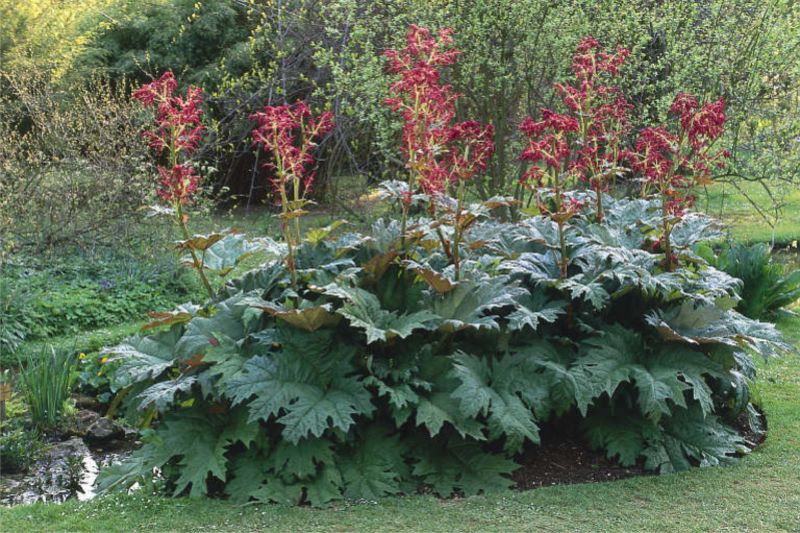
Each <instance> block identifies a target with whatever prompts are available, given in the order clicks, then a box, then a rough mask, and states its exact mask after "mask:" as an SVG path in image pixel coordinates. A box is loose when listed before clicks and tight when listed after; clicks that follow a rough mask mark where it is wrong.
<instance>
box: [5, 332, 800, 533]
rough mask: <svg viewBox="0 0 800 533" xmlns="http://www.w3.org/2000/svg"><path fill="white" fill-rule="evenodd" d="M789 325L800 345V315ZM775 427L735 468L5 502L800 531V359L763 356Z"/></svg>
mask: <svg viewBox="0 0 800 533" xmlns="http://www.w3.org/2000/svg"><path fill="white" fill-rule="evenodd" d="M779 326H780V328H781V330H782V331H783V332H784V333H785V334H786V335H787V337H788V338H789V339H790V340H791V341H792V342H793V343H794V344H795V346H800V318H799V317H795V318H787V319H783V320H782V321H781V322H780V324H779ZM756 391H757V393H758V394H759V395H760V397H761V399H762V403H763V407H764V410H765V411H766V413H767V416H768V419H769V437H768V439H767V441H766V442H765V443H764V444H763V445H762V446H761V447H759V448H758V449H757V450H756V451H755V452H753V453H752V454H750V455H749V456H747V457H745V458H744V459H742V460H741V461H740V462H739V463H737V464H736V465H734V466H730V467H726V468H708V469H696V470H693V471H690V472H686V473H682V474H675V475H669V476H660V477H657V476H652V477H642V478H635V479H627V480H623V481H616V482H609V483H602V484H588V485H570V486H555V487H548V488H542V489H537V490H532V491H528V492H522V493H520V492H504V493H501V494H492V495H488V496H480V497H474V498H468V499H463V500H439V499H436V498H433V497H426V496H409V497H403V498H390V499H385V500H381V501H378V502H357V503H345V504H339V505H335V506H332V507H330V508H328V509H309V508H291V507H282V506H277V505H250V506H244V507H241V506H234V505H231V504H228V503H226V502H224V501H214V500H211V501H209V500H188V499H183V498H181V499H167V498H162V497H159V496H154V495H148V494H135V495H131V496H123V495H114V496H110V497H102V498H98V499H96V500H93V501H91V502H87V503H79V502H75V501H72V502H69V503H66V504H63V505H41V504H36V505H31V506H20V507H14V508H4V509H2V510H0V529H2V531H4V532H18V531H19V532H27V531H158V532H161V531H265V530H278V531H290V530H292V531H298V530H302V531H331V530H335V531H343V530H358V531H392V530H406V531H408V530H412V531H454V530H490V531H509V530H536V531H737V532H742V531H787V532H789V531H792V532H796V531H800V358H798V356H797V355H796V354H794V355H791V356H789V357H786V358H784V359H781V360H774V361H771V362H770V363H769V364H766V365H765V364H761V378H760V383H759V385H758V386H757V387H756Z"/></svg>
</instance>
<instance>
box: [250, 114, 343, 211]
mask: <svg viewBox="0 0 800 533" xmlns="http://www.w3.org/2000/svg"><path fill="white" fill-rule="evenodd" d="M250 120H252V121H253V122H256V124H257V126H256V128H255V129H253V132H252V137H253V144H254V145H256V146H260V147H261V148H263V149H264V150H266V151H269V152H271V153H272V155H273V161H269V162H267V163H265V166H266V167H267V168H270V169H272V170H274V171H275V175H274V177H273V178H272V180H271V183H272V186H273V189H274V190H275V193H276V196H277V199H278V203H282V199H283V198H287V199H289V196H290V195H289V191H290V190H291V189H292V187H293V185H294V183H295V182H297V183H298V184H300V185H302V194H303V195H305V194H306V193H307V192H308V191H309V190H311V187H312V186H313V182H314V177H315V176H314V173H313V172H311V170H310V169H311V167H312V166H313V165H314V158H313V156H312V154H311V152H312V151H313V149H314V148H315V147H316V146H317V145H316V142H315V141H316V140H317V139H319V138H321V137H323V136H324V135H325V134H326V133H328V132H329V131H330V130H331V129H333V127H334V124H333V114H332V113H329V112H325V113H322V114H320V115H319V116H317V117H314V116H313V115H312V113H311V110H310V109H309V107H308V105H306V103H305V102H303V101H299V102H296V103H294V104H291V105H281V106H265V107H264V109H263V110H262V111H260V112H258V113H254V114H253V115H251V116H250ZM290 186H291V187H290Z"/></svg>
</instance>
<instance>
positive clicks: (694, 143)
mask: <svg viewBox="0 0 800 533" xmlns="http://www.w3.org/2000/svg"><path fill="white" fill-rule="evenodd" d="M670 115H671V116H672V117H674V118H675V119H677V123H678V124H677V126H676V127H675V128H673V129H674V130H675V131H674V132H673V131H670V130H669V129H667V128H666V127H664V126H657V127H651V128H645V129H643V130H642V131H641V132H640V133H639V137H638V138H637V140H636V143H635V144H634V150H633V151H627V152H626V153H625V157H627V159H628V160H629V161H630V163H631V167H632V168H633V170H634V171H635V172H636V173H638V174H639V175H640V176H641V180H642V184H643V185H642V195H643V196H647V195H653V194H655V195H657V196H659V197H660V198H661V207H662V218H663V220H662V233H661V237H660V239H659V240H658V241H657V243H656V246H657V247H659V248H663V251H664V253H665V256H666V258H665V261H664V264H665V268H666V269H667V270H668V271H671V270H672V269H673V267H674V264H675V257H673V253H672V243H671V240H670V234H671V233H672V229H673V228H674V227H675V225H676V224H677V223H678V222H679V221H680V220H681V219H682V218H683V216H684V215H685V213H686V210H687V208H689V207H691V206H692V205H693V204H694V201H695V196H694V194H692V191H693V190H694V188H695V187H697V186H701V185H707V184H709V183H711V168H712V167H713V166H714V165H718V166H723V165H724V164H725V160H726V159H727V158H728V157H729V156H730V153H729V152H728V151H727V150H713V145H714V143H715V141H716V140H717V139H719V137H720V136H721V135H722V133H723V131H724V129H725V100H724V99H722V98H721V99H719V100H717V101H716V102H710V103H707V104H705V105H702V106H701V105H700V104H699V102H698V101H697V99H696V98H695V97H694V96H692V95H691V94H688V93H678V95H677V96H676V97H675V100H674V101H673V103H672V106H671V107H670Z"/></svg>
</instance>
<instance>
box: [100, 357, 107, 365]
mask: <svg viewBox="0 0 800 533" xmlns="http://www.w3.org/2000/svg"><path fill="white" fill-rule="evenodd" d="M106 361H108V357H103V358H102V359H100V364H101V365H104V364H106Z"/></svg>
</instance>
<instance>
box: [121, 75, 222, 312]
mask: <svg viewBox="0 0 800 533" xmlns="http://www.w3.org/2000/svg"><path fill="white" fill-rule="evenodd" d="M177 88H178V83H177V81H176V80H175V76H174V75H173V74H172V72H170V71H167V72H165V73H164V74H163V75H162V76H161V77H160V78H159V79H157V80H155V81H153V82H152V83H146V84H144V85H142V86H141V87H139V88H138V89H137V90H135V91H134V92H133V97H134V98H135V99H137V100H139V101H140V102H141V103H142V105H144V106H145V107H154V108H155V110H156V113H155V129H153V130H149V131H145V132H144V133H143V136H144V137H145V138H146V139H148V140H149V141H150V147H151V148H152V149H153V151H154V152H155V153H156V155H157V158H158V162H157V164H156V168H157V169H158V174H159V176H160V182H159V184H158V187H157V193H158V196H159V197H160V198H161V199H162V200H163V201H164V202H165V203H167V204H169V205H170V206H171V207H172V209H173V212H174V214H175V222H176V223H177V225H178V227H179V228H180V230H181V233H182V234H183V238H184V241H183V242H182V243H181V247H182V248H185V249H187V250H188V251H189V254H190V256H191V260H192V266H193V267H194V269H195V270H197V273H198V275H199V276H200V279H201V281H202V282H203V286H204V287H205V288H206V291H208V295H209V297H211V296H213V295H214V290H213V288H212V287H211V284H210V283H209V281H208V278H207V277H206V274H205V272H204V269H203V257H202V256H199V255H198V252H201V253H202V254H203V256H204V254H205V249H199V248H197V247H196V246H192V245H191V243H192V242H193V239H192V238H190V236H189V229H188V228H187V222H188V220H189V215H188V214H187V213H186V208H187V206H188V205H190V204H191V202H192V200H193V197H194V195H195V194H196V193H197V187H198V184H199V182H200V179H201V177H200V175H199V174H197V171H196V169H195V168H194V164H193V161H192V155H193V154H194V152H195V151H196V150H197V147H198V144H199V143H200V140H201V138H202V136H203V124H202V121H201V116H202V114H203V110H202V109H201V108H200V106H201V105H202V103H203V90H202V89H200V88H198V87H192V86H189V88H188V89H187V90H186V96H180V95H175V94H174V92H175V91H176V90H177ZM164 159H166V164H164V162H163V161H164Z"/></svg>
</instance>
